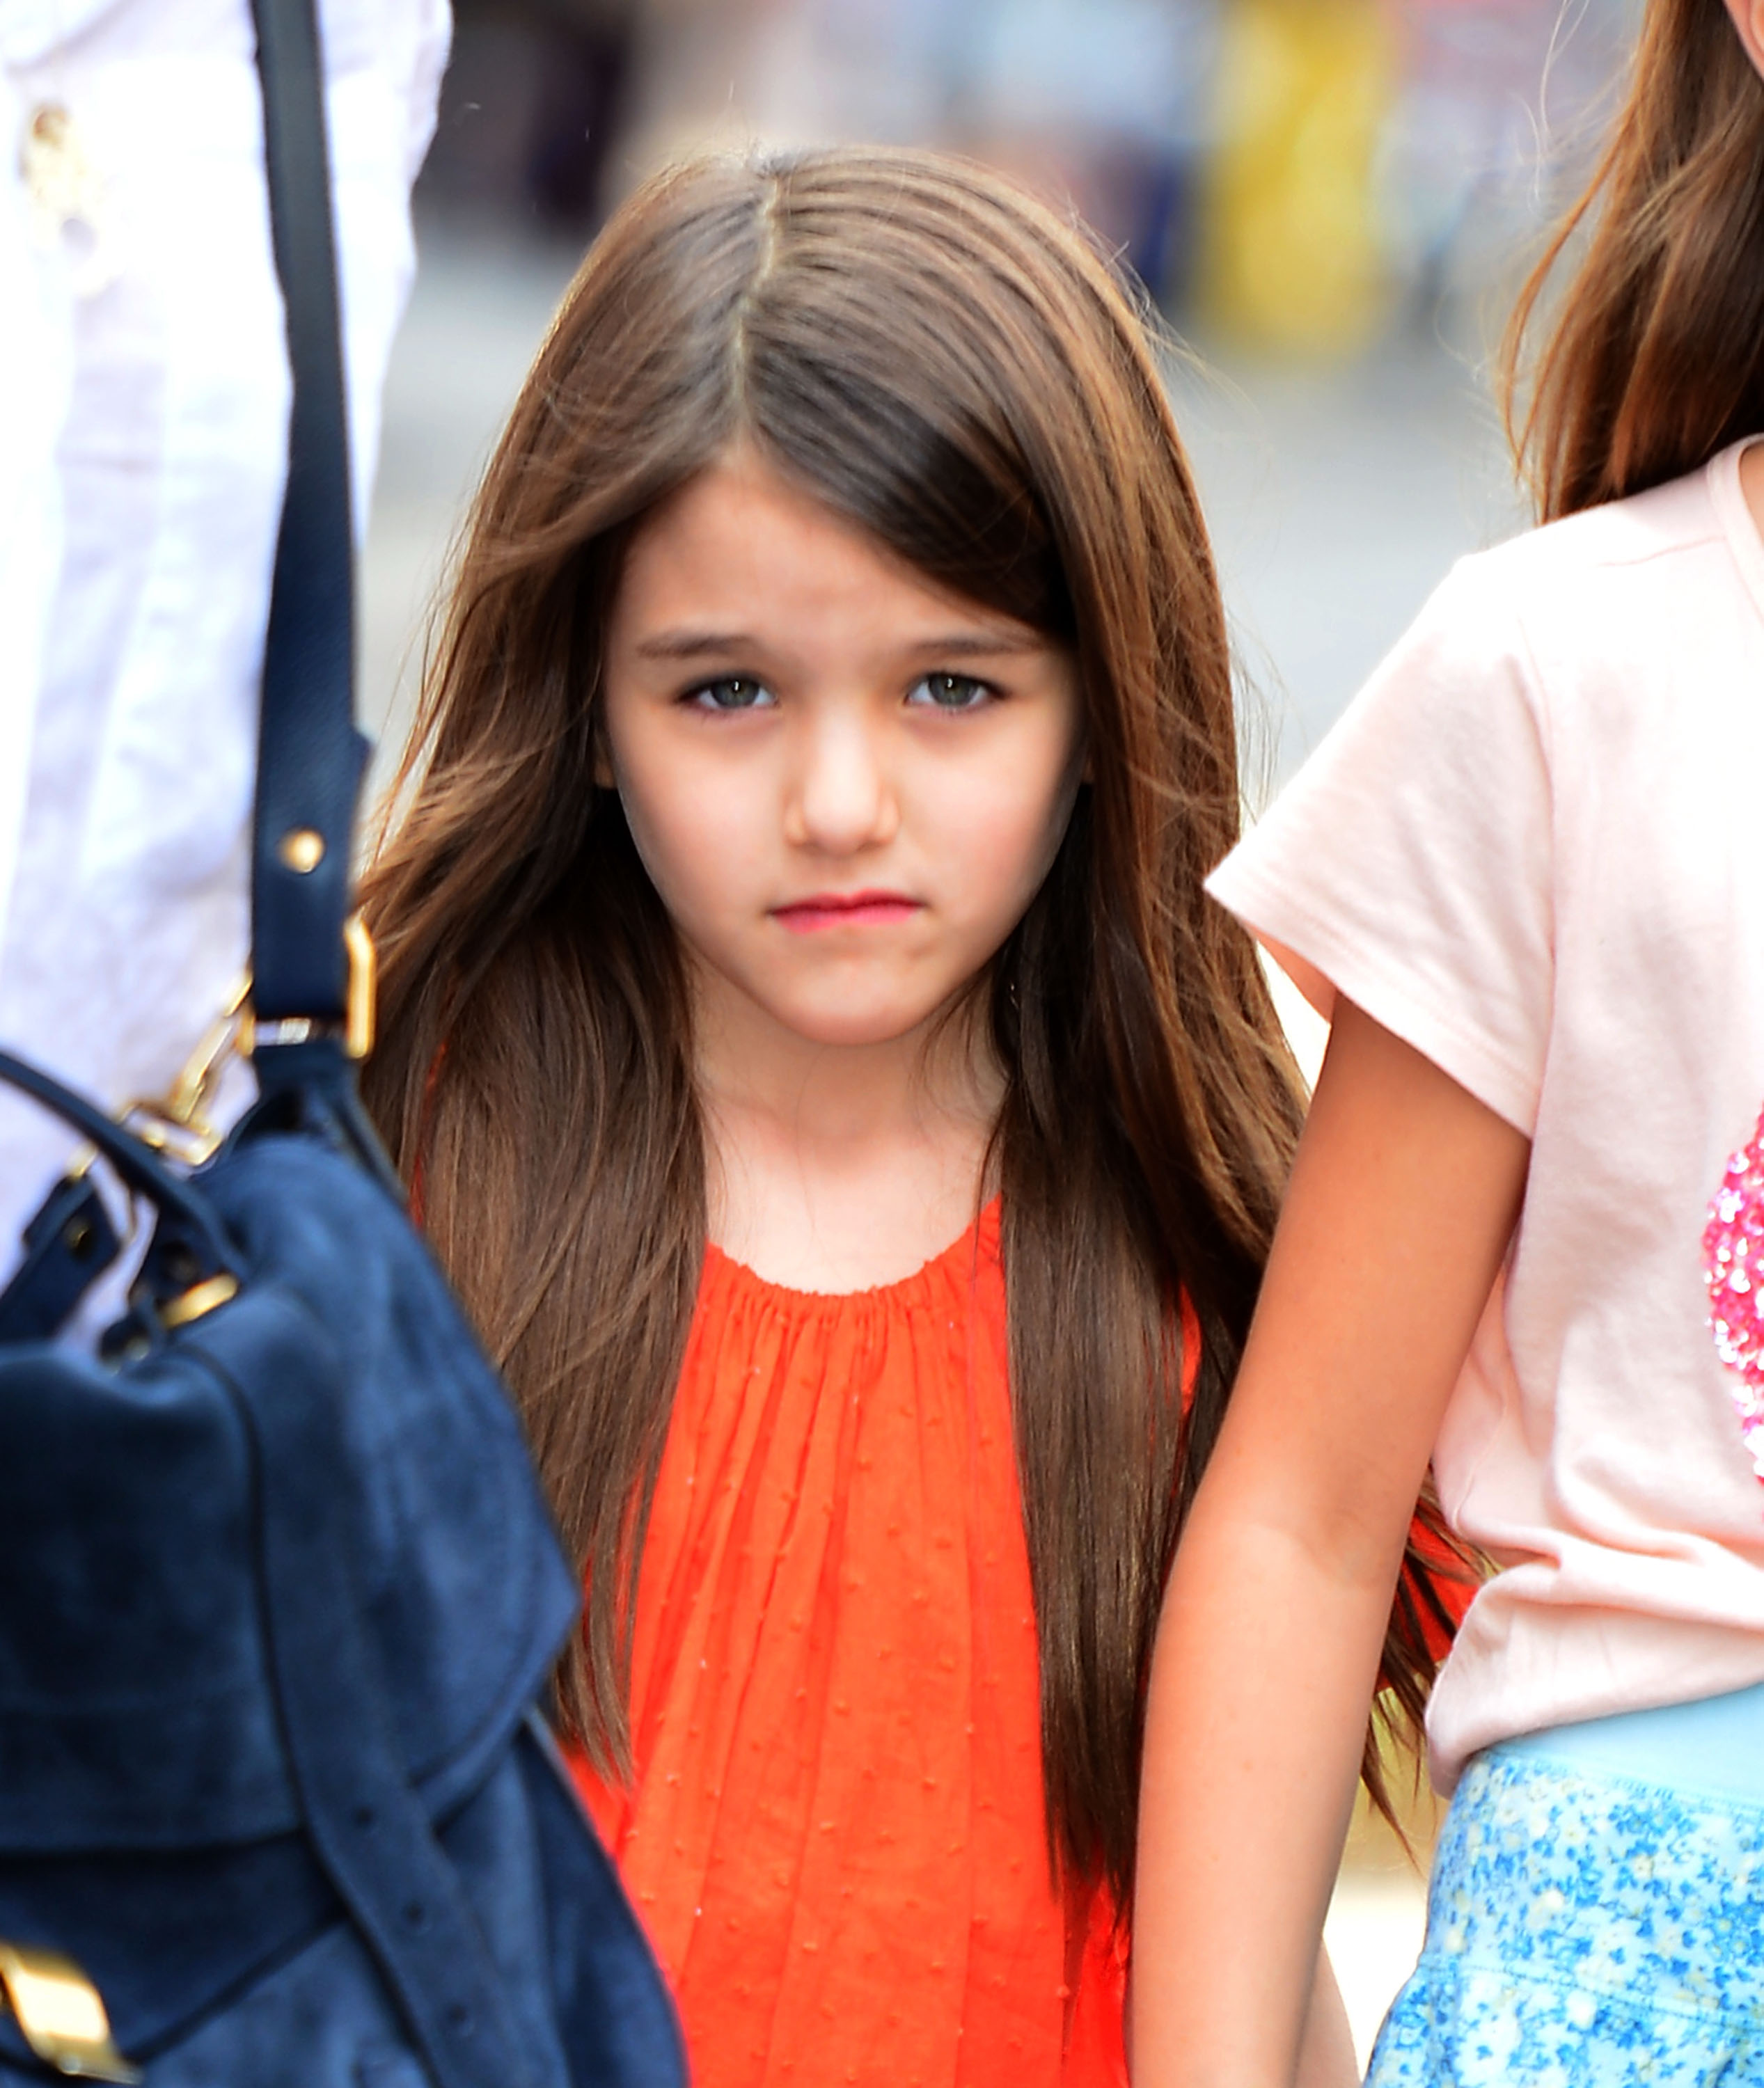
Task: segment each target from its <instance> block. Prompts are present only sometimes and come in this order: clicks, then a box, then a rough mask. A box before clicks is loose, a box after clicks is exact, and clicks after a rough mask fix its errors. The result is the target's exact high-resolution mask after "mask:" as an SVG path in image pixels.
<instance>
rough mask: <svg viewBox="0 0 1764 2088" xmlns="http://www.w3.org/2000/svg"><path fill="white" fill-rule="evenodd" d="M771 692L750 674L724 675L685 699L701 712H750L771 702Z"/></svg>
mask: <svg viewBox="0 0 1764 2088" xmlns="http://www.w3.org/2000/svg"><path fill="white" fill-rule="evenodd" d="M774 700H775V699H774V698H773V695H772V692H771V691H770V690H769V689H768V688H767V687H765V685H764V683H763V682H756V681H755V680H754V678H752V676H751V674H724V675H722V676H721V677H720V678H718V679H717V680H716V681H714V682H704V683H703V684H701V686H700V687H698V688H696V689H694V690H693V691H691V695H689V696H688V697H687V702H688V703H690V704H695V705H696V707H697V708H699V709H700V710H702V711H751V710H757V709H758V708H760V706H761V705H762V704H770V703H772V702H773V701H774Z"/></svg>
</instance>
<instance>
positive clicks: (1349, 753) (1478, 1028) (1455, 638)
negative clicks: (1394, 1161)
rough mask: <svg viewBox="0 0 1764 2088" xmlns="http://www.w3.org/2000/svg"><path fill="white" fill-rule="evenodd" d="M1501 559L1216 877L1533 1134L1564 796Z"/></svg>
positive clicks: (1219, 892) (1274, 945)
mask: <svg viewBox="0 0 1764 2088" xmlns="http://www.w3.org/2000/svg"><path fill="white" fill-rule="evenodd" d="M1503 564H1504V562H1503V560H1502V554H1501V553H1499V552H1494V553H1485V554H1482V555H1481V556H1479V557H1477V558H1467V559H1465V560H1464V561H1462V563H1460V564H1459V565H1458V567H1455V568H1454V571H1453V572H1452V573H1451V574H1450V575H1449V577H1448V578H1447V580H1445V583H1444V584H1443V585H1442V586H1441V588H1439V589H1438V591H1437V592H1436V593H1435V594H1434V596H1433V597H1432V600H1431V601H1429V602H1428V605H1427V606H1426V608H1425V609H1424V610H1423V611H1422V612H1421V614H1420V616H1419V618H1417V619H1416V621H1415V623H1414V625H1413V626H1412V627H1411V629H1410V630H1409V631H1408V633H1407V635H1406V636H1405V637H1404V638H1403V639H1402V640H1401V641H1400V642H1399V643H1398V645H1397V647H1396V648H1395V650H1394V652H1393V653H1391V654H1390V655H1389V657H1388V658H1387V659H1386V660H1385V662H1384V664H1383V665H1381V667H1380V668H1379V669H1378V670H1377V673H1375V674H1373V676H1372V679H1371V680H1370V681H1369V682H1368V683H1367V684H1366V687H1364V689H1363V690H1362V691H1361V692H1360V693H1359V695H1358V696H1357V697H1356V698H1355V700H1354V701H1353V703H1352V704H1350V705H1349V707H1348V708H1347V712H1345V713H1344V714H1343V716H1342V718H1341V719H1340V721H1338V723H1337V725H1335V726H1334V729H1333V730H1331V732H1330V733H1329V736H1328V737H1327V738H1325V741H1324V742H1323V743H1322V745H1321V747H1318V749H1317V752H1316V754H1315V755H1313V756H1312V759H1310V760H1309V761H1308V763H1307V764H1306V765H1305V766H1304V768H1303V769H1302V770H1301V771H1300V772H1299V774H1298V776H1297V777H1295V778H1294V780H1293V781H1292V782H1291V784H1289V785H1287V789H1285V790H1284V791H1282V794H1281V795H1280V797H1279V798H1278V800H1277V801H1276V802H1275V803H1274V807H1272V809H1271V810H1270V811H1269V812H1268V813H1267V815H1265V817H1264V818H1263V819H1261V821H1260V822H1259V823H1258V824H1257V826H1256V827H1255V828H1253V829H1252V831H1251V832H1249V833H1248V835H1247V836H1245V837H1244V840H1243V841H1241V842H1240V844H1239V845H1238V846H1237V847H1236V848H1235V849H1234V850H1233V851H1232V852H1231V854H1230V855H1228V856H1227V858H1226V859H1225V861H1224V862H1222V863H1221V864H1220V865H1219V866H1218V869H1217V870H1216V871H1214V873H1213V875H1212V876H1211V877H1210V878H1209V879H1208V880H1207V889H1208V890H1209V891H1210V892H1211V893H1212V894H1213V896H1214V898H1215V899H1217V900H1218V901H1221V903H1222V904H1223V905H1226V906H1227V907H1229V908H1230V909H1231V912H1232V913H1235V914H1237V915H1238V916H1239V917H1240V918H1241V919H1242V920H1243V921H1244V922H1245V923H1246V924H1247V925H1248V926H1249V927H1250V928H1251V929H1252V930H1253V931H1254V932H1255V933H1256V935H1257V936H1258V937H1259V938H1260V939H1261V940H1262V941H1263V942H1264V943H1265V944H1266V945H1267V947H1268V948H1269V950H1270V951H1271V952H1272V953H1273V955H1274V956H1275V957H1276V958H1277V959H1278V961H1279V962H1280V963H1281V964H1282V965H1283V966H1284V967H1285V969H1287V971H1288V972H1290V973H1291V976H1292V977H1293V978H1294V980H1295V982H1296V983H1297V984H1298V985H1299V987H1300V988H1301V990H1302V991H1304V994H1305V995H1306V997H1307V999H1309V1000H1310V1001H1311V1002H1312V1004H1313V1005H1314V1006H1315V1007H1316V1008H1317V1010H1318V1012H1320V1013H1321V1014H1322V1015H1324V1016H1328V1015H1329V1013H1330V1012H1331V1011H1332V1009H1333V1007H1334V996H1335V995H1336V994H1337V993H1342V994H1345V995H1347V998H1348V999H1350V1000H1351V1001H1352V1002H1354V1003H1355V1005H1356V1006H1357V1007H1359V1008H1364V1010H1365V1012H1367V1013H1368V1015H1370V1016H1372V1019H1373V1020H1375V1021H1377V1022H1379V1023H1381V1024H1382V1025H1384V1027H1385V1029H1389V1030H1390V1031H1391V1032H1393V1033H1394V1034H1395V1035H1397V1036H1398V1037H1400V1038H1402V1039H1403V1041H1404V1042H1406V1043H1408V1044H1411V1045H1412V1046H1414V1047H1415V1049H1416V1050H1419V1051H1420V1052H1422V1053H1423V1054H1424V1055H1425V1056H1426V1057H1428V1058H1429V1059H1432V1061H1433V1063H1435V1064H1436V1065H1437V1066H1439V1067H1441V1068H1442V1069H1443V1070H1444V1071H1445V1072H1447V1073H1449V1075H1450V1076H1452V1078H1453V1079H1454V1080H1456V1081H1458V1083H1459V1085H1461V1086H1462V1087H1464V1088H1466V1089H1468V1090H1469V1091H1470V1093H1471V1094H1473V1095H1475V1097H1477V1099H1478V1100H1479V1101H1480V1102H1484V1103H1486V1104H1487V1105H1488V1107H1489V1108H1490V1109H1492V1110H1494V1111H1495V1112H1496V1115H1499V1116H1501V1117H1503V1118H1505V1119H1506V1121H1507V1122H1508V1123H1511V1124H1513V1125H1514V1126H1515V1127H1516V1128H1518V1130H1520V1131H1522V1132H1524V1133H1525V1134H1526V1136H1531V1133H1532V1132H1533V1129H1534V1127H1535V1121H1536V1116H1537V1104H1538V1093H1539V1087H1540V1085H1541V1083H1542V1079H1543V1072H1544V1059H1545V1055H1546V1053H1547V1050H1548V1042H1549V1029H1550V1017H1551V1009H1552V999H1553V993H1552V981H1553V963H1552V958H1553V950H1552V943H1553V936H1552V922H1553V907H1552V791H1551V777H1550V771H1549V764H1548V744H1547V738H1546V734H1545V730H1544V717H1543V712H1542V705H1541V701H1540V699H1539V693H1538V691H1537V688H1536V683H1535V674H1534V673H1533V671H1532V670H1531V664H1530V659H1529V655H1528V653H1527V652H1526V647H1525V644H1524V640H1523V637H1522V630H1521V626H1520V620H1519V617H1518V610H1517V607H1516V605H1514V602H1513V601H1512V600H1511V598H1510V590H1509V588H1507V587H1505V585H1504V584H1503V580H1504V572H1503Z"/></svg>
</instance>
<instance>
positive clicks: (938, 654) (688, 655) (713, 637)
mask: <svg viewBox="0 0 1764 2088" xmlns="http://www.w3.org/2000/svg"><path fill="white" fill-rule="evenodd" d="M1046 643H1047V641H1046V640H1044V639H1043V638H1041V637H1039V636H1038V635H1036V634H1035V633H1034V632H1033V631H1024V632H1021V634H1019V633H1017V632H1014V631H1000V632H997V633H995V634H993V633H988V632H985V631H950V632H948V633H947V634H946V635H944V636H941V637H937V638H925V639H921V640H919V641H918V643H917V644H914V646H913V647H912V648H911V650H912V651H913V652H914V653H920V654H922V655H923V657H925V658H927V659H939V660H970V659H976V658H982V657H989V656H992V655H996V654H998V653H1034V652H1038V651H1039V650H1040V649H1041V648H1042V647H1043V645H1044V644H1046ZM636 650H637V653H638V656H639V657H640V658H642V659H645V660H700V659H709V658H713V657H714V658H718V659H721V658H725V657H728V656H729V655H730V654H733V653H758V652H761V651H763V650H764V644H763V641H762V640H759V639H757V638H756V637H754V636H753V635H752V634H751V632H749V631H692V630H683V631H657V633H656V634H655V635H654V636H653V637H651V638H645V639H643V640H640V643H639V644H638V645H637V648H636Z"/></svg>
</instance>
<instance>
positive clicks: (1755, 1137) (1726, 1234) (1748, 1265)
mask: <svg viewBox="0 0 1764 2088" xmlns="http://www.w3.org/2000/svg"><path fill="white" fill-rule="evenodd" d="M1702 1269H1703V1281H1704V1282H1705V1283H1706V1284H1707V1286H1708V1287H1709V1306H1710V1312H1709V1324H1710V1328H1711V1329H1712V1330H1713V1332H1714V1334H1715V1349H1716V1352H1717V1353H1718V1354H1719V1356H1720V1358H1721V1360H1722V1361H1723V1363H1725V1364H1726V1365H1727V1367H1728V1369H1729V1370H1731V1371H1732V1372H1733V1373H1734V1375H1735V1376H1736V1377H1737V1379H1738V1380H1739V1382H1738V1384H1736V1385H1735V1386H1733V1387H1732V1393H1733V1403H1734V1405H1735V1406H1736V1407H1737V1408H1738V1410H1739V1414H1740V1435H1742V1436H1743V1437H1744V1439H1745V1447H1746V1448H1747V1449H1748V1450H1749V1451H1750V1453H1752V1469H1753V1471H1754V1472H1756V1473H1757V1474H1758V1478H1760V1480H1764V1116H1761V1117H1760V1118H1759V1119H1758V1128H1757V1130H1756V1131H1754V1132H1753V1134H1752V1142H1751V1144H1750V1145H1747V1146H1745V1147H1743V1148H1742V1149H1740V1151H1739V1152H1738V1153H1735V1154H1734V1156H1733V1157H1732V1159H1731V1160H1730V1161H1729V1162H1728V1171H1727V1173H1726V1174H1723V1176H1722V1178H1721V1187H1719V1189H1718V1190H1717V1191H1716V1192H1715V1201H1714V1203H1713V1204H1710V1207H1709V1222H1708V1224H1707V1225H1706V1226H1705V1227H1704V1228H1703V1235H1702Z"/></svg>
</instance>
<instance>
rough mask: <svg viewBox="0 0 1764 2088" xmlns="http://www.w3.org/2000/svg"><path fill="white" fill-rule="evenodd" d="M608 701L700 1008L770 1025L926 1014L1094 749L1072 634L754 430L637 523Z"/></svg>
mask: <svg viewBox="0 0 1764 2088" xmlns="http://www.w3.org/2000/svg"><path fill="white" fill-rule="evenodd" d="M605 698H606V709H605V721H606V772H605V773H604V774H603V777H602V781H609V782H611V783H614V784H615V785H616V786H617V788H618V790H619V796H620V798H622V800H623V804H624V808H625V814H626V817H627V819H628V820H629V822H630V826H631V831H632V835H633V836H634V837H635V840H636V845H637V848H638V850H639V852H640V854H641V856H642V858H643V860H644V864H645V865H646V866H647V867H648V870H649V875H650V876H651V877H652V879H653V880H654V883H655V886H656V889H657V892H659V893H660V894H661V896H662V902H663V904H664V905H666V908H667V910H668V912H669V913H670V916H671V917H672V918H673V920H674V925H675V926H676V928H677V929H678V931H679V935H680V937H681V940H682V943H683V946H684V948H685V951H686V953H687V963H688V965H689V968H690V969H691V973H692V977H693V982H694V990H695V993H696V995H697V997H698V999H699V1003H700V1012H701V1014H702V1015H705V1016H709V1017H710V1018H711V1020H713V1023H717V1026H718V1027H719V1028H721V1029H724V1030H725V1031H728V1030H730V1027H731V1025H732V1028H733V1033H735V1034H738V1035H739V1034H745V1035H748V1036H753V1035H755V1034H756V1030H755V1025H754V1021H753V1018H754V1017H755V1016H757V1017H759V1018H760V1021H759V1025H758V1031H757V1034H758V1037H759V1038H760V1039H761V1040H762V1041H763V1039H764V1033H765V1032H766V1030H767V1029H768V1028H772V1029H774V1030H782V1031H784V1032H786V1033H789V1034H790V1036H791V1037H793V1038H797V1039H800V1040H803V1041H806V1042H812V1043H816V1044H820V1045H871V1044H880V1043H884V1042H891V1041H893V1040H895V1039H898V1038H906V1037H908V1036H910V1034H911V1033H914V1032H915V1031H917V1030H919V1029H922V1028H923V1025H926V1024H927V1022H928V1021H929V1020H931V1018H932V1017H933V1016H936V1014H937V1012H939V1011H940V1009H942V1008H944V1006H945V1005H946V1004H947V1003H948V1002H949V1001H950V999H952V997H953V996H954V995H956V994H957V993H958V992H959V991H961V988H962V987H963V986H965V985H966V984H967V983H968V982H969V981H970V979H972V978H974V975H975V973H978V971H979V970H980V969H981V968H982V967H983V965H985V964H986V963H987V961H988V960H989V959H990V958H991V956H993V955H994V953H995V952H996V951H997V950H998V948H999V947H1000V944H1001V943H1003V942H1004V939H1005V938H1006V936H1007V935H1009V933H1010V931H1011V930H1012V929H1013V927H1014V926H1016V925H1017V922H1018V921H1019V920H1020V919H1021V918H1022V915H1023V913H1024V912H1025V909H1027V907H1028V905H1029V903H1030V900H1031V899H1032V898H1033V897H1034V894H1035V892H1036V890H1037V888H1038V886H1039V885H1040V884H1041V882H1042V879H1043V878H1044V877H1045V876H1046V875H1047V871H1048V869H1049V867H1050V866H1051V863H1052V862H1053V858H1054V855H1055V850H1056V849H1058V847H1059V845H1060V838H1061V836H1062V835H1063V834H1064V832H1065V828H1066V823H1067V820H1068V817H1069V815H1070V813H1071V811H1072V805H1073V798H1074V796H1075V794H1076V793H1077V787H1078V782H1079V777H1080V772H1081V765H1082V760H1083V753H1082V744H1081V742H1082V734H1081V725H1080V715H1079V704H1078V696H1077V684H1076V679H1075V676H1074V672H1073V665H1072V662H1071V661H1070V659H1069V658H1068V657H1067V655H1066V654H1065V653H1064V652H1063V651H1062V650H1061V649H1060V648H1058V647H1057V646H1055V645H1054V644H1051V643H1050V642H1049V641H1047V640H1045V639H1043V638H1042V637H1041V636H1040V635H1038V634H1037V633H1036V632H1034V631H1030V629H1028V628H1027V627H1025V626H1024V625H1021V624H1019V623H1013V622H1012V621H1011V620H1010V619H1009V618H1006V617H1002V616H1000V615H997V614H994V613H993V612H991V611H990V610H984V609H981V608H979V607H978V606H977V605H975V604H974V603H972V602H970V601H962V600H960V599H959V598H957V597H953V596H950V595H948V594H944V593H941V592H940V590H938V589H937V588H935V587H933V586H931V584H929V583H928V582H927V581H926V580H924V579H923V578H922V577H920V576H919V575H918V574H916V573H914V571H912V570H911V569H910V568H909V567H906V566H905V565H903V564H901V563H900V562H899V561H898V560H897V559H896V558H893V557H892V556H891V555H890V554H888V552H887V551H886V550H884V549H883V547H882V546H880V544H878V543H877V542H876V540H875V539H874V538H873V537H869V536H867V535H866V534H865V533H863V531H861V530H860V529H858V528H856V527H855V526H854V525H853V524H850V523H849V522H847V521H846V520H843V519H842V518H841V517H840V516H837V515H835V514H834V513H833V511H831V510H830V509H828V508H827V507H824V506H823V505H822V504H821V503H820V502H818V501H817V500H816V499H815V498H813V496H812V495H811V494H807V493H805V492H803V491H801V490H799V489H798V488H797V487H796V486H793V485H792V484H791V483H790V481H787V480H786V479H785V478H784V477H781V475H780V474H778V473H777V472H775V471H774V470H773V469H771V468H770V466H769V465H768V464H765V463H764V462H763V461H762V460H760V458H758V457H757V456H755V455H754V454H753V453H752V452H751V451H747V450H745V449H738V450H736V451H734V452H733V453H732V454H731V455H730V456H729V457H727V458H726V459H725V460H723V461H721V462H720V463H718V464H715V465H713V467H711V468H710V469H708V470H706V471H704V472H703V473H700V475H699V477H696V478H695V479H694V480H692V481H691V482H690V484H688V485H687V486H685V487H684V488H683V490H681V491H680V492H679V494H676V495H674V498H672V499H671V500H670V501H668V502H667V503H665V504H664V505H663V506H662V507H660V508H659V509H657V511H656V512H655V513H654V514H653V516H650V518H649V520H647V521H646V523H645V524H644V526H643V527H642V528H641V529H640V532H639V533H638V534H637V536H636V538H635V540H634V541H633V543H632V547H631V550H630V553H629V555H628V557H627V561H626V564H625V568H624V573H623V579H622V581H621V583H620V586H619V593H618V596H617V598H616V600H615V601H614V607H613V614H612V617H611V619H610V627H609V629H608V632H607V641H606V674H605ZM719 1018H721V1020H719Z"/></svg>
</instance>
